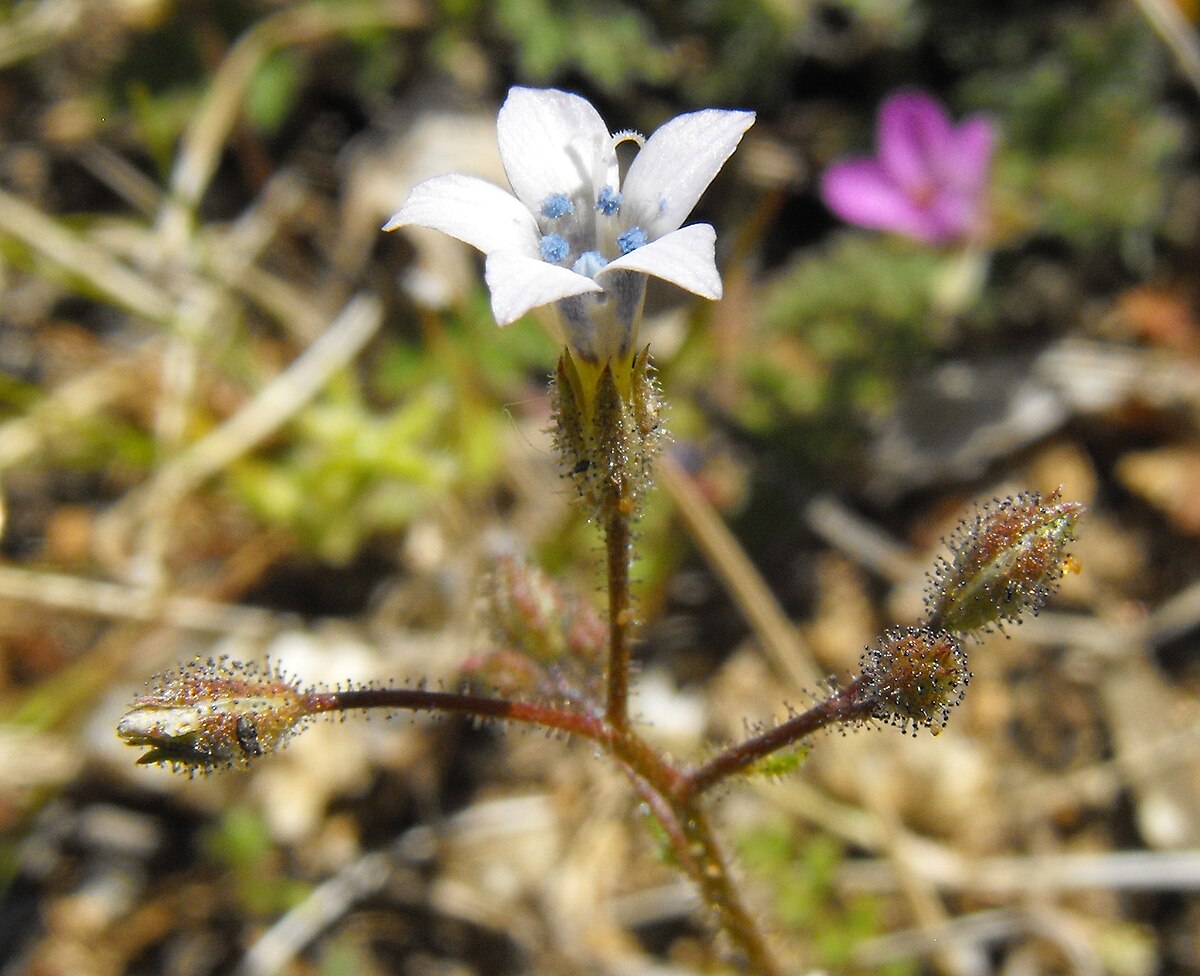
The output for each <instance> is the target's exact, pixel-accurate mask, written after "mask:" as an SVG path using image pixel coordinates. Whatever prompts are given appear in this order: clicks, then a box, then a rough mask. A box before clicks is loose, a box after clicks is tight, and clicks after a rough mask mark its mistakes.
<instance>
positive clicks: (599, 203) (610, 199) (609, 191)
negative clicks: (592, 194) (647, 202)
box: [596, 186, 623, 217]
mask: <svg viewBox="0 0 1200 976" xmlns="http://www.w3.org/2000/svg"><path fill="white" fill-rule="evenodd" d="M622 199H623V197H622V196H621V194H620V193H619V192H617V191H616V190H614V189H613V188H612V187H611V186H606V187H604V188H603V189H602V190H601V191H600V195H599V196H598V197H596V212H597V213H602V214H604V216H605V217H612V216H614V215H615V214H617V213H619V212H620V210H621V201H622Z"/></svg>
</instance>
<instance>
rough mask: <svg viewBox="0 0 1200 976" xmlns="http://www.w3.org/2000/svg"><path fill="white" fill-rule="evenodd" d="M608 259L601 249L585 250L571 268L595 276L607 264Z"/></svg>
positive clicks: (591, 276) (588, 275) (589, 276)
mask: <svg viewBox="0 0 1200 976" xmlns="http://www.w3.org/2000/svg"><path fill="white" fill-rule="evenodd" d="M606 264H608V260H607V259H606V258H605V257H604V255H603V254H601V253H600V252H599V251H584V252H583V253H582V254H581V255H579V260H578V261H576V262H575V266H574V267H573V268H572V269H571V270H572V271H574V272H575V273H576V274H581V275H585V276H586V277H588V278H595V277H596V274H597V273H598V272H599V271H600V270H601V269H602V268H603V267H604V266H605V265H606Z"/></svg>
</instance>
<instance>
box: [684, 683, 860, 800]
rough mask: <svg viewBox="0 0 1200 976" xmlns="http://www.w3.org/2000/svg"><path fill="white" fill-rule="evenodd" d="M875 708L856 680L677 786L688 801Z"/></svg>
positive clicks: (734, 748)
mask: <svg viewBox="0 0 1200 976" xmlns="http://www.w3.org/2000/svg"><path fill="white" fill-rule="evenodd" d="M873 708H874V702H873V701H872V699H871V698H870V697H869V696H866V695H864V694H863V683H862V681H861V679H859V680H855V681H854V682H852V683H851V684H850V686H849V687H847V688H845V689H844V690H842V691H839V692H837V693H836V694H834V695H832V696H830V697H829V698H827V699H825V700H824V701H822V702H818V703H817V704H816V705H813V706H812V708H810V709H808V710H807V711H804V712H801V713H800V714H799V715H796V716H794V717H792V718H790V719H788V720H787V721H786V722H782V723H780V724H779V725H776V726H775V727H774V728H772V729H768V730H767V731H766V732H763V733H762V734H761V735H756V736H753V737H752V738H749V739H746V740H745V741H744V742H740V743H738V744H737V745H735V746H731V747H730V748H728V749H726V750H725V751H724V752H721V753H719V754H718V755H716V756H714V757H713V758H712V759H710V760H709V761H708V762H706V763H705V764H704V765H702V766H699V767H697V768H696V769H693V770H692V771H691V772H688V773H685V774H684V775H683V776H682V777H681V778H680V782H679V786H678V789H679V791H680V796H681V798H682V799H683V800H684V801H685V802H686V801H687V800H688V799H690V797H693V796H696V795H698V794H700V793H703V792H704V791H705V790H707V789H709V788H710V787H712V786H713V785H715V784H716V783H719V782H721V780H724V779H727V778H728V777H730V776H733V775H736V774H737V773H740V772H744V771H745V770H746V769H748V768H749V767H750V766H753V765H754V764H755V763H756V762H760V761H761V760H763V759H765V758H766V757H767V756H769V755H771V753H773V752H777V751H778V750H780V749H783V748H785V747H787V746H790V745H793V744H795V743H797V742H799V741H800V740H801V739H803V738H805V737H806V736H809V735H811V734H812V733H813V732H816V731H817V730H818V729H823V728H825V727H826V726H829V725H833V724H835V723H837V722H852V721H860V720H862V719H865V718H868V717H869V716H870V715H871V712H872V710H873Z"/></svg>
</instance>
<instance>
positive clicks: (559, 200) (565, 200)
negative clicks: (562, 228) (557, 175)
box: [542, 193, 575, 220]
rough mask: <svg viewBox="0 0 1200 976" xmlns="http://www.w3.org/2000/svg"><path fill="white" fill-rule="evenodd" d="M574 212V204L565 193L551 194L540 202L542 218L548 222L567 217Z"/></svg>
mask: <svg viewBox="0 0 1200 976" xmlns="http://www.w3.org/2000/svg"><path fill="white" fill-rule="evenodd" d="M574 212H575V204H573V203H572V202H571V198H570V197H569V196H567V195H566V194H565V193H551V194H550V196H548V197H546V199H545V200H543V201H542V216H543V217H547V218H549V219H550V220H557V219H558V218H559V217H568V216H570V215H571V214H573V213H574Z"/></svg>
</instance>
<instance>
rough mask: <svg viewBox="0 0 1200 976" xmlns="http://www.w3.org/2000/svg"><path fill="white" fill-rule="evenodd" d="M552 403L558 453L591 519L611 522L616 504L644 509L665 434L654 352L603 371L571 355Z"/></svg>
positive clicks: (560, 367)
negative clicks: (642, 502) (644, 497)
mask: <svg viewBox="0 0 1200 976" xmlns="http://www.w3.org/2000/svg"><path fill="white" fill-rule="evenodd" d="M552 399H553V407H554V416H555V431H554V433H555V447H556V448H557V450H558V453H559V456H560V457H561V459H562V466H563V470H564V472H565V473H566V474H567V476H568V477H570V478H571V479H572V480H573V481H574V482H575V486H576V488H577V489H578V491H579V496H580V499H581V501H582V502H583V504H584V507H585V509H586V510H587V512H588V514H589V515H590V516H591V517H592V518H594V519H596V520H597V521H603V519H604V513H605V511H606V510H607V509H608V506H610V505H611V504H612V503H613V502H614V501H615V500H619V503H620V504H622V505H636V502H637V499H638V498H639V497H640V496H641V495H642V493H643V492H644V491H645V489H646V488H647V487H649V483H650V467H651V463H652V461H653V459H654V456H655V455H656V454H657V453H658V451H659V450H660V449H661V447H662V439H663V436H664V430H663V426H662V423H661V420H660V411H661V400H660V397H659V394H658V388H657V385H656V383H655V381H654V373H653V370H652V368H651V366H650V361H649V351H648V350H647V349H643V350H641V351H640V352H639V353H637V354H635V355H634V356H633V357H632V358H631V359H630V360H629V361H627V362H606V363H603V364H601V365H599V366H596V365H593V364H591V363H587V362H580V361H578V360H576V358H575V357H574V356H572V354H571V352H570V351H569V350H564V351H563V354H562V357H561V358H560V359H559V363H558V370H557V372H556V374H555V381H554V386H553V389H552Z"/></svg>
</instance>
